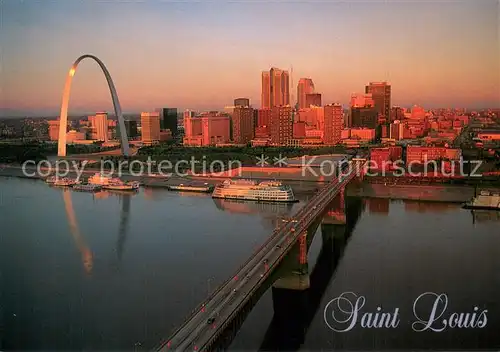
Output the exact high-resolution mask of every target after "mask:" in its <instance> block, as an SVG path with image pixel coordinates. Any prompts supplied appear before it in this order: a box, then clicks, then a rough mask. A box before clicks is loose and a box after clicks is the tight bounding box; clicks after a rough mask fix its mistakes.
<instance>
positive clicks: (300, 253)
mask: <svg viewBox="0 0 500 352" xmlns="http://www.w3.org/2000/svg"><path fill="white" fill-rule="evenodd" d="M311 237H312V236H311ZM307 240H308V236H307V232H303V233H302V234H301V235H300V236H299V238H298V240H297V242H296V243H295V245H294V246H293V247H292V249H291V250H290V252H289V254H288V259H289V260H285V261H284V262H283V264H282V267H281V271H282V272H281V273H280V274H281V275H280V278H279V279H278V280H276V281H275V282H274V284H273V287H274V288H278V289H285V290H298V291H302V290H306V289H308V288H309V286H310V281H309V266H308V263H307V250H308V247H309V246H308V245H307V242H308V241H307Z"/></svg>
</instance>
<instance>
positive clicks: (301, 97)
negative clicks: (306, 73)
mask: <svg viewBox="0 0 500 352" xmlns="http://www.w3.org/2000/svg"><path fill="white" fill-rule="evenodd" d="M312 93H314V83H313V81H312V79H310V78H301V79H299V83H298V84H297V104H298V106H299V109H304V108H308V107H309V105H307V101H306V96H307V94H312Z"/></svg>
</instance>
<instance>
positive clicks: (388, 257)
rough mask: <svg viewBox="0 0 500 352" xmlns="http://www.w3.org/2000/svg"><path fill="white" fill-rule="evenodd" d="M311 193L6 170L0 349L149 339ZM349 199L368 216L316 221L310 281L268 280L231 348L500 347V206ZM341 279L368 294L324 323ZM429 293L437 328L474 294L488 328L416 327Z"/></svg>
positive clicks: (143, 344) (139, 344)
mask: <svg viewBox="0 0 500 352" xmlns="http://www.w3.org/2000/svg"><path fill="white" fill-rule="evenodd" d="M305 197H306V196H304V198H305ZM303 204H304V201H301V202H299V203H296V204H294V205H276V204H274V205H273V204H268V205H262V204H255V203H235V202H221V201H214V200H213V199H212V198H211V197H210V196H207V195H197V194H180V193H173V192H168V191H165V190H157V189H155V190H148V189H145V190H141V191H140V192H139V193H138V194H136V195H130V194H117V193H106V192H102V193H99V194H95V195H92V194H89V193H79V192H73V191H64V190H62V189H58V188H51V187H48V186H47V185H45V184H44V183H43V182H40V181H31V180H21V179H15V178H2V179H0V225H1V227H0V350H2V349H5V350H11V349H18V350H19V349H22V350H28V349H30V350H31V349H44V350H81V349H86V350H95V349H108V350H109V349H113V350H134V349H150V348H152V347H154V346H155V345H156V344H158V342H159V341H161V340H162V339H164V338H166V337H167V336H168V334H169V332H170V331H171V330H172V329H173V328H175V326H177V325H179V324H180V323H181V322H182V321H183V318H184V317H185V316H186V315H187V314H188V313H189V312H190V311H191V310H192V309H193V308H194V307H196V305H197V304H198V303H199V302H200V301H202V300H203V299H204V298H205V297H206V295H207V294H208V292H211V291H212V290H214V289H215V288H216V287H217V285H218V284H220V283H221V282H223V281H224V280H225V279H227V278H228V277H229V276H230V275H231V274H232V273H233V272H234V271H235V270H236V269H237V267H238V266H239V265H240V264H241V263H242V262H244V261H245V260H246V258H247V257H248V256H249V255H250V254H251V253H252V252H253V251H254V250H255V249H256V248H258V247H259V246H260V244H261V243H262V242H263V241H264V240H265V239H266V238H267V236H269V234H270V233H271V232H272V230H273V228H274V226H275V225H276V224H277V223H278V222H279V221H281V218H283V217H286V216H290V215H292V214H293V213H294V212H295V211H297V210H298V209H300V207H301V206H302V205H303ZM353 204H355V210H354V212H355V213H356V214H358V215H359V216H358V215H356V216H350V215H348V221H349V224H348V226H346V227H345V233H346V237H345V240H340V242H335V245H331V244H330V242H323V241H324V239H323V237H322V236H321V235H319V234H321V232H322V231H323V232H325V231H326V230H325V229H326V228H327V227H323V230H322V229H321V228H320V229H318V235H316V236H315V237H314V240H313V242H312V244H311V248H310V250H309V255H308V262H309V269H310V272H311V275H310V281H311V288H310V289H309V290H306V291H303V292H290V291H286V292H285V291H283V290H277V289H269V290H268V292H267V293H265V294H264V295H263V296H262V298H261V300H260V301H259V303H258V304H257V305H256V306H255V307H254V309H253V310H252V312H251V313H250V315H249V316H248V318H247V320H246V321H245V323H244V324H243V326H242V328H241V329H240V331H239V333H238V335H237V336H236V338H235V340H234V341H233V344H232V345H231V347H230V349H231V350H235V351H236V350H251V351H254V350H257V349H262V350H321V349H323V350H331V349H338V350H384V349H480V348H481V349H496V350H498V348H500V334H498V331H500V304H499V303H500V226H499V225H500V221H499V220H500V217H498V215H497V213H495V212H481V213H477V212H476V213H471V212H470V211H466V210H463V209H461V208H460V206H459V205H455V204H446V203H419V202H402V201H389V200H384V199H364V200H362V199H359V198H356V199H355V202H353ZM351 213H353V211H351V208H348V214H351ZM324 243H328V245H325V244H324ZM344 292H352V293H354V294H355V295H357V297H360V296H364V297H365V305H364V307H363V308H362V309H360V314H359V317H358V319H357V322H356V324H355V325H353V327H352V329H350V330H349V331H345V332H334V331H333V330H331V328H329V326H328V325H330V326H332V327H334V328H336V329H337V330H342V329H346V328H347V327H348V325H349V324H348V323H345V324H340V323H338V322H335V321H332V320H331V315H328V314H327V317H326V321H325V317H324V311H325V307H330V308H331V307H333V305H332V304H330V305H329V302H330V301H332V300H333V299H334V298H336V297H338V296H340V295H341V294H342V293H344ZM426 292H429V294H428V295H426V296H425V297H423V298H422V299H421V300H420V301H419V303H418V309H417V312H416V313H417V316H418V317H420V319H421V320H422V319H423V318H426V317H427V318H426V320H428V317H429V314H430V312H431V311H432V307H433V302H434V300H433V299H431V298H432V295H431V294H430V293H433V292H434V293H437V294H441V293H444V294H446V295H447V298H448V305H447V307H446V309H445V311H444V313H443V315H442V316H441V317H440V318H439V320H438V321H436V322H435V324H434V325H433V326H432V327H433V328H435V330H438V329H439V328H440V327H442V320H443V319H448V320H450V319H449V318H450V315H452V313H454V312H455V313H473V312H474V311H475V310H474V308H475V307H477V309H476V311H477V312H478V315H479V313H480V312H482V311H484V310H487V312H486V313H484V314H483V315H486V316H487V322H486V325H485V326H484V327H482V328H479V327H477V326H476V327H475V328H457V327H455V328H449V327H448V328H446V329H444V330H442V331H440V332H437V331H432V330H430V329H427V330H425V331H422V332H416V331H414V329H413V328H412V327H413V326H414V325H412V324H413V323H414V322H415V321H417V320H418V319H417V317H416V315H415V313H414V312H413V305H414V304H415V300H416V299H417V297H419V295H421V294H423V293H426ZM350 297H355V296H350ZM354 300H355V299H354V298H353V299H352V302H354ZM378 307H380V308H381V309H380V311H381V312H394V311H395V310H396V308H398V309H399V310H398V316H397V317H398V321H399V323H398V324H397V326H396V327H394V328H380V329H375V328H372V329H368V328H363V327H362V326H361V314H362V313H363V312H377V308H378ZM441 308H442V307H441ZM441 308H439V307H438V310H439V309H441ZM327 311H328V310H327ZM274 312H276V314H274ZM273 315H275V316H274V317H273ZM327 322H328V323H329V324H327ZM476 325H477V324H476Z"/></svg>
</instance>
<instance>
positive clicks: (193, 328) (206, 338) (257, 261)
mask: <svg viewBox="0 0 500 352" xmlns="http://www.w3.org/2000/svg"><path fill="white" fill-rule="evenodd" d="M353 164H354V165H355V167H354V168H352V167H351V168H349V172H348V173H347V174H346V175H341V179H340V180H338V179H337V178H334V179H333V180H332V181H331V182H330V183H329V184H327V185H326V186H325V187H323V188H322V189H321V190H320V191H319V192H318V193H317V194H316V195H315V196H314V197H313V198H312V199H311V200H310V201H309V202H308V203H307V204H306V205H305V206H304V207H302V209H301V210H300V211H299V212H298V213H297V214H295V216H294V218H293V219H292V220H290V221H289V222H287V223H285V224H284V225H282V226H281V227H280V228H279V229H277V230H275V232H274V233H273V234H272V236H271V237H270V238H269V239H268V240H267V241H266V242H265V243H264V244H263V245H262V246H261V247H260V248H259V250H258V251H257V252H256V253H255V254H254V255H252V256H251V257H250V258H249V259H248V260H247V262H246V263H244V264H243V265H242V266H241V267H240V269H239V270H238V271H237V274H236V275H235V276H234V277H232V278H231V279H229V280H228V281H227V282H225V283H224V284H223V285H221V286H220V287H219V288H218V289H217V290H216V291H215V292H214V293H213V294H212V295H211V296H210V297H209V298H208V299H207V300H206V301H205V302H204V303H202V304H201V305H200V306H199V307H197V308H196V309H195V310H194V312H193V313H192V314H191V316H190V317H189V318H188V319H187V320H186V321H185V322H184V324H183V325H182V326H181V327H180V328H179V329H178V330H177V331H176V332H175V333H174V334H173V335H172V337H171V338H170V339H169V340H168V341H167V342H165V343H164V344H162V345H161V346H160V347H159V350H161V351H169V350H172V351H198V350H204V349H206V348H208V347H209V346H210V344H211V343H213V342H214V341H215V340H216V338H217V337H218V336H219V335H220V334H221V333H223V332H224V330H225V328H226V327H227V325H228V324H230V323H231V321H232V320H233V318H234V317H235V316H236V315H237V314H238V312H239V310H240V309H241V308H242V307H244V306H245V304H246V303H247V302H248V300H249V299H250V298H251V297H252V295H253V294H254V292H255V291H256V290H257V289H258V288H259V287H260V285H261V284H262V283H263V282H264V281H265V280H266V279H267V277H268V276H269V275H270V274H271V272H272V271H273V270H274V269H275V268H276V267H277V265H278V264H279V263H280V262H281V261H282V260H283V258H284V257H285V256H286V255H287V254H288V252H289V251H290V249H291V248H292V247H293V245H294V244H295V242H296V241H297V239H298V237H299V236H300V235H302V234H303V233H304V232H305V231H307V228H308V227H309V226H310V225H311V223H312V222H313V221H314V219H316V218H317V217H318V216H319V215H321V213H322V212H323V211H324V208H325V206H326V205H328V204H329V203H330V202H331V201H332V200H333V198H334V197H335V196H336V195H337V194H338V192H339V191H340V189H341V188H342V187H344V186H345V185H346V184H347V183H348V182H349V181H350V180H351V179H352V178H353V177H354V176H355V175H356V174H357V173H358V171H359V167H360V166H361V163H360V162H357V161H356V162H354V163H351V165H353Z"/></svg>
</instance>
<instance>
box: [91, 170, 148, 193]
mask: <svg viewBox="0 0 500 352" xmlns="http://www.w3.org/2000/svg"><path fill="white" fill-rule="evenodd" d="M87 182H88V183H89V184H91V185H97V186H101V187H102V188H103V189H110V190H119V191H135V190H138V189H139V187H140V183H139V182H137V181H132V182H124V181H122V180H121V179H119V178H118V177H111V176H107V175H104V174H102V173H99V172H98V173H96V174H94V176H91V177H89V179H88V180H87Z"/></svg>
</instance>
